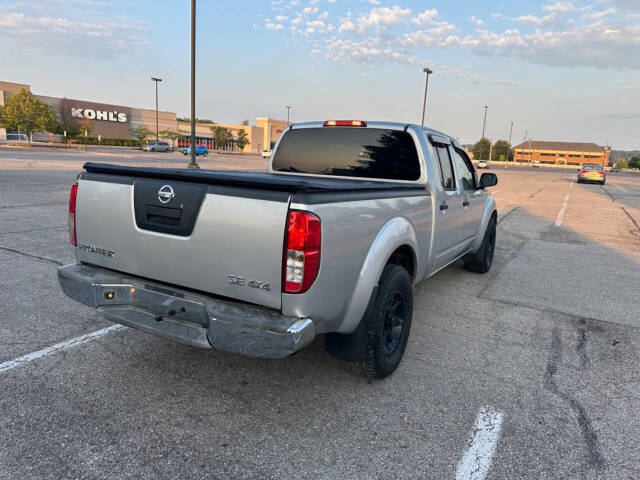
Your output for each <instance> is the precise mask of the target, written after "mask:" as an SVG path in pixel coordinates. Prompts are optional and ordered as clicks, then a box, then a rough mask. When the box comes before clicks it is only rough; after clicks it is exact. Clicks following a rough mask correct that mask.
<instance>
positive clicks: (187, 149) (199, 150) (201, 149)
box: [182, 145, 209, 157]
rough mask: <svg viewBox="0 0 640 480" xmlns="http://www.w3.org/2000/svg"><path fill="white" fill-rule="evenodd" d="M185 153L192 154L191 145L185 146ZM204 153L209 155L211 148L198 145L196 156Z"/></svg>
mask: <svg viewBox="0 0 640 480" xmlns="http://www.w3.org/2000/svg"><path fill="white" fill-rule="evenodd" d="M182 154H183V155H191V147H185V148H183V149H182ZM198 155H204V156H205V157H206V156H207V155H209V149H208V148H207V147H206V146H205V145H196V156H198Z"/></svg>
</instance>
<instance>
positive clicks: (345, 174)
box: [58, 120, 497, 378]
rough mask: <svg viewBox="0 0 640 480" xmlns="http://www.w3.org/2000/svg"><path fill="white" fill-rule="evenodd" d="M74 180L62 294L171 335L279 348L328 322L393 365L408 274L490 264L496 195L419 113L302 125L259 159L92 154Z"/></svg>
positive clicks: (376, 360) (369, 369)
mask: <svg viewBox="0 0 640 480" xmlns="http://www.w3.org/2000/svg"><path fill="white" fill-rule="evenodd" d="M84 170H85V171H84V172H82V173H81V174H80V175H79V176H78V181H77V184H76V185H74V186H73V187H72V189H71V198H70V202H69V234H70V239H71V243H72V244H73V246H74V247H75V256H76V260H77V263H75V264H72V265H65V266H63V267H60V268H59V270H58V278H59V281H60V285H61V286H62V289H63V290H64V292H65V293H66V295H68V296H69V297H71V298H73V299H74V300H77V301H78V302H81V303H83V304H85V305H88V306H90V307H93V308H95V309H96V310H97V311H98V312H100V313H101V314H102V315H104V316H105V317H106V318H107V319H109V320H111V321H114V322H118V323H121V324H124V325H128V326H130V327H133V328H136V329H139V330H143V331H145V332H149V333H153V334H156V335H159V336H162V337H165V338H168V339H171V340H175V341H178V342H182V343H186V344H189V345H194V346H198V347H204V348H216V349H220V350H226V351H231V352H237V353H241V354H244V355H249V356H255V357H265V358H281V357H286V356H288V355H291V354H293V353H295V352H297V351H299V350H301V349H302V348H304V347H306V346H308V345H309V344H310V343H312V342H313V340H314V338H315V337H316V336H317V335H320V334H324V342H325V348H326V350H327V351H328V352H329V353H330V354H332V355H335V356H337V357H339V358H341V359H343V360H345V361H348V362H352V363H356V364H359V365H360V366H361V367H362V371H363V372H364V373H365V374H367V375H369V376H371V377H374V378H382V377H385V376H387V375H389V374H391V373H392V372H393V371H394V370H395V369H396V367H397V366H398V364H399V363H400V361H401V359H402V356H403V354H404V350H405V347H406V344H407V339H408V336H409V331H410V328H411V317H412V308H413V296H412V287H413V285H414V284H416V283H417V282H420V281H421V280H423V279H424V278H426V277H429V276H431V275H433V274H435V273H436V272H437V271H439V270H440V269H442V268H444V267H446V266H447V265H449V264H451V263H452V262H454V261H456V260H458V259H462V260H463V261H464V264H465V266H466V268H467V270H470V271H473V272H480V273H484V272H487V271H488V270H489V269H490V268H491V263H492V259H493V252H494V246H495V238H496V223H497V222H496V216H497V212H496V206H495V203H494V200H493V198H492V197H491V195H489V193H488V192H487V190H486V189H485V187H490V186H493V185H495V184H496V183H497V178H496V176H495V175H494V174H491V173H485V174H483V175H482V177H481V178H480V179H478V178H477V175H476V172H475V170H474V168H473V165H472V163H471V161H470V160H469V158H468V156H467V154H466V153H465V151H464V149H463V148H462V147H461V146H460V144H459V143H458V142H457V141H456V140H454V139H453V138H451V137H450V136H448V135H445V134H443V133H440V132H437V131H434V130H431V129H428V128H424V127H421V126H418V125H407V124H399V123H387V122H364V121H354V120H345V121H339V120H330V121H326V122H311V123H300V124H294V125H291V126H289V127H288V128H287V129H286V131H285V132H284V133H283V134H282V135H281V137H280V139H279V141H278V143H277V145H276V147H275V149H274V151H273V155H272V156H271V158H270V160H269V164H268V168H267V171H266V172H235V171H233V172H231V171H214V170H189V169H161V168H141V167H128V166H118V165H108V164H95V163H87V164H85V165H84Z"/></svg>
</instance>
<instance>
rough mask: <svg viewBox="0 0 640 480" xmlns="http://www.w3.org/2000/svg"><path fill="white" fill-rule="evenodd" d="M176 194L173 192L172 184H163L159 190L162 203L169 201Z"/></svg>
mask: <svg viewBox="0 0 640 480" xmlns="http://www.w3.org/2000/svg"><path fill="white" fill-rule="evenodd" d="M175 196H176V194H175V193H173V188H172V187H171V185H163V186H162V187H161V188H160V190H158V200H160V202H162V203H169V202H170V201H171V199H172V198H173V197H175Z"/></svg>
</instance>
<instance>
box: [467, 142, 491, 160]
mask: <svg viewBox="0 0 640 480" xmlns="http://www.w3.org/2000/svg"><path fill="white" fill-rule="evenodd" d="M489 150H491V140H489V139H488V138H486V137H483V138H481V139H480V140H478V141H477V142H476V144H475V145H474V146H473V148H472V149H471V152H472V153H473V158H474V159H475V160H486V159H488V158H489Z"/></svg>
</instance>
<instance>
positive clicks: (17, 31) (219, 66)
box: [0, 0, 640, 150]
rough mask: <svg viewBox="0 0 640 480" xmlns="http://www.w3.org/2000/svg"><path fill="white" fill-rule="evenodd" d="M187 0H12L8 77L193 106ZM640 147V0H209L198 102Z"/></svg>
mask: <svg viewBox="0 0 640 480" xmlns="http://www.w3.org/2000/svg"><path fill="white" fill-rule="evenodd" d="M189 35H190V2H187V1H175V0H174V1H153V2H151V1H148V2H145V1H137V0H133V1H120V0H112V1H110V0H104V1H102V0H67V1H62V0H49V1H42V0H40V1H35V0H22V1H13V0H0V45H2V48H1V49H0V80H4V81H13V82H18V83H27V84H30V85H31V89H32V91H33V92H34V93H36V94H41V95H51V96H61V97H62V96H66V97H68V98H75V99H80V100H91V101H98V102H105V103H113V104H117V105H128V106H134V107H140V108H154V106H155V93H154V85H153V82H152V81H151V80H150V78H151V77H152V76H157V77H160V78H162V79H163V82H162V83H161V84H160V87H159V88H160V93H159V97H160V109H161V110H167V111H173V112H176V113H177V114H178V115H179V116H187V115H188V113H189V108H190V107H189V105H190V103H189V95H190V90H189V68H190V67H189V65H190V64H189V45H190V44H189V42H190V37H189ZM424 67H429V68H431V69H432V70H433V72H434V73H433V74H432V75H431V76H430V77H429V91H428V98H427V112H426V122H425V123H426V124H427V125H429V126H431V127H433V128H436V129H439V130H442V131H444V132H446V133H448V134H450V135H451V136H453V137H457V138H459V139H460V141H461V142H463V143H473V142H475V141H477V140H478V139H479V138H480V136H481V134H482V126H483V115H484V106H485V105H487V106H488V109H487V112H488V115H487V127H486V136H488V137H489V138H492V139H493V140H498V139H508V136H509V128H510V124H511V122H513V123H514V127H513V139H512V143H514V144H517V143H519V142H521V141H522V140H523V139H524V137H525V134H526V135H527V136H528V138H532V139H534V140H566V141H583V142H595V143H598V144H601V145H605V144H609V145H610V146H611V147H612V148H614V149H623V150H629V149H640V0H567V1H564V0H563V1H554V0H518V1H507V0H504V1H503V0H500V1H485V2H478V1H473V0H455V1H451V0H448V1H444V0H431V1H430V0H350V1H348V0H271V1H269V0H265V1H254V0H244V1H241V2H237V1H204V0H200V1H199V2H198V10H197V61H196V70H197V94H196V102H197V107H196V109H197V116H198V117H204V118H210V119H213V120H214V121H216V122H218V123H239V122H241V121H242V120H244V119H249V120H250V121H251V123H252V124H253V123H255V117H257V116H270V117H272V118H284V117H285V116H286V109H285V106H286V105H290V106H292V107H293V108H292V109H291V119H292V121H308V120H325V119H332V118H333V119H335V118H344V119H364V120H388V121H400V122H407V123H419V122H420V117H421V113H422V100H423V94H424V83H425V74H424V73H423V71H422V69H423V68H424Z"/></svg>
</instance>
